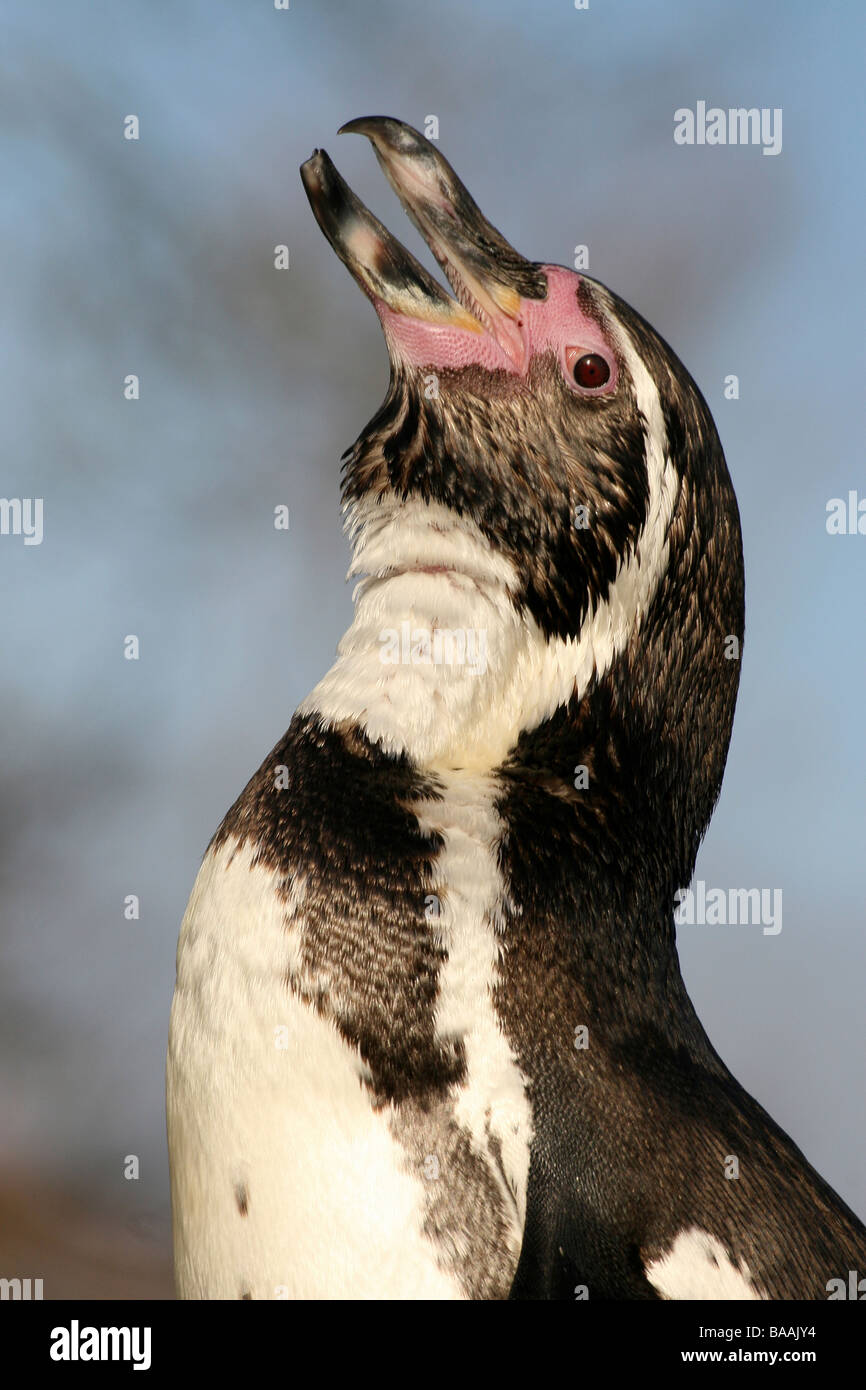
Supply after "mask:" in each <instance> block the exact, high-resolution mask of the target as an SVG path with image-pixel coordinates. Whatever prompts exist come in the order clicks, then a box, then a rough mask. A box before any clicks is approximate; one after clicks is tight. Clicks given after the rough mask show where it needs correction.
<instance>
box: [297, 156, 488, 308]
mask: <svg viewBox="0 0 866 1390" xmlns="http://www.w3.org/2000/svg"><path fill="white" fill-rule="evenodd" d="M301 179H302V180H303V184H304V188H305V190H306V193H307V197H308V198H309V200H310V206H311V208H312V209H313V213H314V214H315V218H316V221H317V222H318V224H319V226H320V227H321V229H322V231H323V232H324V234H325V236H326V237H327V238H328V241H329V242H330V243H331V245H332V246H333V248H334V250H335V251H336V253H337V255H338V256H339V257H340V260H341V261H342V262H343V264H344V265H345V266H346V268H347V269H348V270H349V271H350V272H351V274H352V275H353V276H354V278H355V279H356V280H357V282H358V284H359V285H360V286H361V289H362V290H363V291H364V293H365V294H367V295H369V297H370V298H371V299H372V301H373V303H374V305H376V307H377V308H378V306H379V305H380V304H384V305H386V306H387V308H389V309H391V310H393V312H394V313H396V314H404V315H405V316H406V317H408V318H415V319H421V320H422V321H424V322H427V323H435V324H442V325H450V326H451V327H455V328H464V329H468V330H469V331H470V332H473V333H481V332H482V331H483V330H482V327H481V324H480V323H479V322H478V320H477V319H476V318H474V317H473V316H472V314H470V313H468V312H467V311H466V310H465V309H464V308H462V306H461V305H460V304H458V302H457V300H456V299H452V297H451V295H450V294H448V293H447V292H446V291H445V290H444V289H443V288H442V286H441V285H439V284H437V282H436V281H435V280H434V279H433V276H432V275H429V274H428V273H427V271H426V270H425V269H424V267H423V265H421V264H420V262H419V261H416V259H415V257H414V256H413V255H412V254H411V252H410V251H407V250H406V247H405V246H402V245H401V244H400V242H399V241H398V240H397V238H396V237H393V236H392V235H391V233H390V232H389V231H388V229H387V227H383V226H382V223H381V222H380V221H379V219H378V218H377V217H374V216H373V214H372V212H370V210H369V208H366V207H365V206H364V204H363V203H362V202H361V200H360V198H358V197H356V195H355V194H354V193H353V192H352V190H351V188H350V187H349V185H348V184H347V183H346V181H345V179H344V178H343V177H342V176H341V175H340V174H339V173H338V172H337V170H336V169H335V168H334V165H333V163H332V162H331V160H330V158H329V156H328V155H327V153H326V152H325V150H314V151H313V153H312V155H311V156H310V158H309V159H308V160H307V161H306V163H304V164H302V165H301Z"/></svg>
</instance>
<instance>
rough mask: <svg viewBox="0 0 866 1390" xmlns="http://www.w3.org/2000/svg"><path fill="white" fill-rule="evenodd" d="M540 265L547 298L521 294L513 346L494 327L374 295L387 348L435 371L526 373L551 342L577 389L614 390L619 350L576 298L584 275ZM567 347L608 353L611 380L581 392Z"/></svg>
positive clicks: (566, 376) (511, 323)
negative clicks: (518, 345) (439, 319)
mask: <svg viewBox="0 0 866 1390" xmlns="http://www.w3.org/2000/svg"><path fill="white" fill-rule="evenodd" d="M542 268H543V270H544V272H545V274H546V276H547V298H546V299H523V300H521V306H520V314H519V316H518V319H517V322H516V323H515V322H514V321H509V323H508V329H509V333H508V338H509V339H510V340H511V342H510V344H509V347H510V350H506V349H505V348H504V347H503V346H501V345H500V342H499V341H497V339H496V338H495V337H494V336H493V334H492V333H490V332H487V331H485V332H483V333H473V332H472V331H471V329H465V328H455V327H453V326H451V325H449V324H437V323H430V322H428V321H427V320H426V319H416V318H410V317H409V316H407V315H405V314H398V313H395V312H394V310H393V309H389V308H388V306H387V305H386V304H383V303H382V302H381V301H380V300H374V305H375V308H376V312H377V313H378V315H379V318H380V320H381V322H382V329H383V331H384V334H385V340H386V342H387V344H388V351H389V352H390V353H391V355H392V356H393V357H394V358H397V359H400V360H402V361H403V362H405V363H406V365H407V366H410V367H416V368H421V367H429V368H430V369H431V370H433V371H435V370H436V369H437V368H439V369H445V368H449V367H450V368H459V367H468V366H470V365H472V364H475V365H477V366H479V367H484V368H485V369H486V370H487V371H491V372H492V371H497V370H499V371H506V372H510V373H511V374H512V375H514V376H522V377H525V376H526V375H527V373H528V371H529V365H530V362H531V361H532V358H533V357H535V356H537V355H538V354H539V353H543V352H549V351H550V350H551V348H552V349H553V350H554V352H555V353H556V355H557V358H558V360H559V363H560V367H561V369H562V374H563V377H564V379H565V380H566V382H567V383H568V385H569V386H570V387H571V389H572V390H573V391H575V392H576V393H577V394H591V395H594V396H596V395H602V394H606V393H608V392H610V391H613V390H614V389H615V387H616V381H617V364H616V356H615V354H614V352H613V349H612V347H611V345H610V343H609V342H608V341H607V339H606V338H605V336H604V334H603V333H602V331H601V329H600V327H599V325H598V324H597V323H596V321H595V320H594V319H591V318H588V317H587V315H586V314H584V313H583V312H582V310H581V308H580V305H579V304H578V302H577V289H578V286H579V284H580V280H581V277H580V276H579V275H578V274H577V273H576V271H573V270H566V269H565V268H564V267H563V266H558V265H546V266H543V267H542ZM503 318H504V315H503ZM515 330H516V331H515ZM518 335H519V337H520V338H521V339H522V342H523V353H522V357H523V362H522V363H521V362H520V361H519V360H518V353H516V352H515V350H514V341H515V340H516V339H517V337H518ZM569 348H579V349H581V350H582V351H584V352H590V353H599V354H600V355H601V356H602V357H604V358H605V360H606V361H607V363H608V364H609V366H610V378H609V379H608V381H606V382H605V384H604V385H603V386H601V387H597V388H596V389H595V390H593V391H592V392H587V393H583V392H581V390H580V388H579V387H578V386H576V385H575V382H574V377H573V376H572V373H571V369H570V367H569V365H568V364H567V362H566V351H567V349H569ZM572 361H573V357H572Z"/></svg>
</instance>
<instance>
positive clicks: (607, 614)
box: [300, 324, 678, 772]
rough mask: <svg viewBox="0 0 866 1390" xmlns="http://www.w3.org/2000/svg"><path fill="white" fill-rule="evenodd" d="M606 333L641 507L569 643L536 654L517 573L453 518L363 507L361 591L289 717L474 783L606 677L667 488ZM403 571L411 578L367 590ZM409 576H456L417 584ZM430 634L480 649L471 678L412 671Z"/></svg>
mask: <svg viewBox="0 0 866 1390" xmlns="http://www.w3.org/2000/svg"><path fill="white" fill-rule="evenodd" d="M611 332H612V333H613V334H614V336H615V338H616V342H617V346H618V348H619V350H620V353H621V355H622V357H623V360H624V361H625V363H626V366H627V369H628V372H629V373H630V375H631V378H632V381H633V383H634V389H635V394H636V398H637V405H638V409H639V410H640V412H641V415H642V418H643V420H644V423H645V431H644V434H645V457H646V464H647V474H648V484H649V504H648V509H647V517H646V522H645V524H644V526H643V529H642V531H641V534H640V536H639V538H638V542H637V545H636V546H635V549H634V551H633V552H631V553H629V554H628V555H627V556H626V557H625V559H624V560H623V561H622V562H621V564H620V568H619V571H618V573H617V576H616V579H615V580H614V582H613V584H612V585H611V588H610V591H609V593H608V596H607V598H606V599H605V600H604V602H602V603H600V604H599V605H598V607H597V608H596V609H595V611H594V612H593V613H591V614H589V615H588V616H587V618H586V619H585V620H584V623H583V626H582V628H581V630H580V633H579V634H578V636H577V637H576V638H572V639H569V640H567V641H564V640H562V639H561V638H555V639H553V640H550V641H549V640H548V639H547V638H546V637H545V635H544V633H543V632H542V631H541V629H540V628H539V626H538V624H537V623H536V622H535V620H534V619H533V618H532V617H531V615H530V614H528V613H523V612H518V611H517V609H516V608H515V606H514V603H513V601H512V597H511V596H512V595H513V594H516V593H517V592H518V591H519V589H520V579H519V575H518V573H517V570H516V569H515V567H514V565H513V564H512V562H511V561H510V560H509V559H508V558H507V557H506V556H504V555H501V554H499V553H497V552H496V550H495V549H494V548H493V547H492V546H491V544H490V542H489V541H488V540H487V539H486V537H485V536H483V535H482V533H481V532H480V531H479V529H478V528H477V527H476V526H475V525H474V524H473V523H472V522H471V521H470V520H469V519H468V518H467V517H466V516H463V517H458V516H457V515H456V514H455V513H453V512H452V511H450V510H449V509H448V508H447V507H444V506H441V505H440V504H438V503H429V504H428V503H424V502H421V501H417V500H415V501H409V502H406V503H404V504H399V503H394V504H392V505H388V504H387V503H386V504H384V505H382V506H377V507H375V508H374V507H372V506H368V507H367V508H366V509H365V510H363V511H362V512H360V513H359V514H358V516H357V517H356V518H355V528H356V554H355V560H354V561H353V564H352V568H351V570H350V574H355V575H357V574H360V573H362V572H365V571H366V572H367V573H368V574H369V575H371V578H368V579H365V580H363V581H362V582H361V583H360V584H359V585H358V587H357V589H356V593H355V598H356V610H355V619H354V622H353V624H352V626H351V628H350V629H349V631H348V632H347V633H346V635H345V637H344V638H343V640H342V641H341V643H340V645H339V648H338V657H337V661H336V663H335V665H334V666H333V667H332V668H331V670H330V671H329V672H328V674H327V675H326V676H325V677H324V679H323V680H322V681H320V682H319V684H318V685H317V686H316V688H315V689H314V690H313V691H312V693H311V694H310V695H309V696H308V697H307V699H306V700H305V701H304V702H303V704H302V705H301V706H300V712H301V713H303V714H318V715H319V716H320V717H321V718H322V720H323V722H325V723H336V722H339V721H343V720H346V721H349V722H351V723H354V724H357V725H358V726H359V727H360V728H361V729H362V730H363V731H364V732H365V733H366V734H367V736H368V737H369V738H370V739H372V740H373V741H374V742H379V743H381V745H382V747H383V748H385V750H386V751H388V752H390V753H394V754H403V753H405V754H406V755H407V756H408V757H409V758H411V759H412V760H413V761H414V762H415V763H416V764H417V765H418V766H421V767H430V768H437V769H442V768H445V769H447V768H456V767H462V768H468V769H472V770H474V771H478V772H483V771H486V770H489V769H492V768H494V767H496V766H498V765H499V764H500V763H501V762H502V761H503V760H504V759H505V757H506V756H507V754H508V753H509V751H510V750H511V749H512V748H513V747H514V745H515V743H516V742H517V739H518V737H519V736H520V734H521V733H523V732H524V731H529V730H532V729H534V728H537V727H538V725H539V724H542V723H543V722H544V721H545V720H546V719H549V718H550V716H551V715H552V714H553V713H554V712H555V711H556V710H557V709H558V708H559V706H560V705H563V704H565V703H566V702H567V701H568V700H569V699H570V698H571V696H572V694H574V693H575V692H576V693H577V695H578V697H580V696H581V695H582V694H583V693H584V691H585V690H586V689H587V687H588V686H589V684H590V682H591V681H592V679H593V677H594V676H596V675H597V676H602V675H604V673H605V672H606V671H608V670H609V669H610V667H611V665H612V664H613V662H614V661H615V660H616V658H617V657H618V656H619V655H621V653H622V652H623V650H624V649H625V647H626V644H627V643H628V640H629V638H630V636H631V634H632V632H633V631H634V630H635V628H636V627H638V626H639V625H640V623H641V622H642V621H643V619H644V617H645V615H646V613H647V611H648V609H649V607H650V604H651V603H652V600H653V598H654V596H655V593H656V590H657V588H658V584H659V580H660V579H661V577H662V575H663V574H664V572H665V570H666V568H667V564H668V555H669V546H668V528H669V526H670V520H671V516H672V514H673V509H674V505H675V502H676V496H677V488H678V477H677V474H676V471H675V469H674V467H673V465H672V463H671V462H670V459H669V458H667V439H666V432H665V425H664V416H663V413H662V408H661V402H660V400H659V396H658V391H657V390H656V387H655V385H654V383H653V380H652V378H651V376H650V374H649V372H648V371H647V369H646V367H645V365H644V363H643V362H642V360H641V358H640V356H639V355H638V353H637V351H636V349H635V347H634V345H633V343H632V341H631V339H630V337H629V335H628V334H627V333H626V331H625V330H624V329H623V328H622V327H621V326H620V325H618V324H612V325H611ZM407 565H414V566H416V569H415V570H413V571H411V572H409V573H397V575H396V576H394V577H391V578H381V576H382V575H384V574H385V573H386V572H387V571H389V570H390V571H398V572H399V571H401V570H403V569H404V567H405V566H407ZM423 565H431V566H432V565H438V566H445V567H448V566H454V568H455V570H457V571H458V572H457V573H447V574H443V573H432V574H431V573H426V572H423V571H422V572H418V570H417V567H419V566H423ZM437 628H438V629H441V628H446V629H447V630H448V631H449V632H454V631H455V630H457V631H458V632H461V633H462V634H463V636H464V639H465V644H466V648H467V650H468V649H469V646H470V644H472V645H473V646H474V649H475V650H476V651H478V650H479V649H480V647H481V646H483V648H484V652H485V658H484V665H483V670H480V669H479V665H480V663H479V662H477V661H476V662H474V663H472V662H469V661H463V662H456V663H455V662H452V663H450V664H448V663H446V664H443V663H437V662H435V661H431V662H429V663H425V661H424V660H423V642H422V641H421V640H420V638H419V642H418V644H417V646H418V651H419V653H420V659H419V660H415V659H413V658H412V656H411V652H410V648H411V647H412V641H411V637H412V634H413V633H419V634H422V635H423V633H425V632H426V633H428V634H432V633H434V632H435V630H436V629H437ZM407 631H408V633H409V640H408V641H404V640H403V639H402V634H404V633H406V632H407ZM389 632H390V633H391V634H399V635H400V639H401V640H400V642H399V647H400V655H399V659H398V660H396V661H393V662H389V663H385V662H383V648H384V643H385V639H384V638H383V634H384V633H389ZM391 650H392V651H393V650H394V647H393V644H392V647H391Z"/></svg>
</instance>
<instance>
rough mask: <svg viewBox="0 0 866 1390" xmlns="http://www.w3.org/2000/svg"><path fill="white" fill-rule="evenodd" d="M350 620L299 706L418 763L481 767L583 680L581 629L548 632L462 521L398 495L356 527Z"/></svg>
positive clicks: (586, 639) (586, 661)
mask: <svg viewBox="0 0 866 1390" xmlns="http://www.w3.org/2000/svg"><path fill="white" fill-rule="evenodd" d="M356 528H357V531H358V534H357V536H356V552H355V558H354V561H353V564H352V567H351V569H350V571H349V574H350V576H358V577H360V582H359V584H358V585H357V586H356V589H355V594H354V600H355V615H354V621H353V623H352V625H351V627H350V628H349V630H348V632H347V633H346V634H345V636H344V637H343V639H342V641H341V642H340V645H339V647H338V656H337V661H336V663H335V664H334V666H333V667H332V668H331V670H330V671H329V672H328V674H327V675H326V676H325V677H324V679H323V680H322V681H320V682H319V684H318V685H317V686H316V688H315V690H313V692H312V693H311V694H310V696H309V697H308V698H307V700H305V701H304V703H303V704H302V705H301V707H300V712H301V713H302V714H313V713H316V714H319V715H320V716H322V717H324V718H325V719H326V720H327V721H328V722H330V723H337V722H345V721H348V722H350V723H352V724H354V725H356V726H357V727H358V728H359V729H360V730H361V732H362V733H363V734H364V735H365V736H366V737H367V738H368V739H369V740H370V741H371V742H372V743H376V744H378V745H379V746H380V747H381V748H383V749H384V751H385V752H387V753H390V754H392V755H393V756H396V757H405V758H407V759H408V760H409V762H411V763H412V764H413V765H414V766H415V767H416V768H417V769H418V770H419V771H421V772H425V773H426V772H438V773H442V774H443V775H449V774H451V773H459V772H463V773H467V774H471V775H478V774H484V773H491V772H492V771H494V770H495V769H496V768H497V767H499V766H500V765H501V764H502V763H503V762H504V761H505V759H506V758H507V757H508V754H509V752H510V751H511V750H512V749H513V748H514V746H515V744H516V743H517V741H518V739H519V738H520V735H521V733H522V731H523V730H525V729H528V728H536V727H538V726H539V725H540V724H543V723H544V722H545V721H546V720H547V719H548V718H549V717H550V716H551V715H552V714H553V713H554V712H555V711H556V709H557V708H558V707H560V706H561V705H563V704H564V703H565V702H566V701H567V700H568V699H569V698H570V697H571V695H572V693H573V692H574V690H575V689H577V690H582V689H583V688H585V686H586V685H587V683H588V682H589V681H590V680H591V679H592V675H593V671H594V670H595V667H596V664H597V660H598V653H597V651H596V650H595V649H594V646H593V641H592V634H591V633H588V634H587V633H580V634H578V635H576V636H575V637H573V638H571V639H568V640H565V639H560V638H550V637H548V635H547V634H546V633H545V632H544V631H543V630H542V628H541V627H540V626H539V624H538V623H537V622H536V621H535V619H534V618H533V617H532V615H531V614H530V613H529V612H528V611H527V609H526V608H525V606H523V605H521V604H520V603H519V602H517V601H516V599H515V595H516V593H517V592H518V590H519V587H520V576H519V575H518V574H517V572H516V569H515V566H514V565H513V563H512V562H511V561H510V560H509V559H508V558H507V557H506V556H505V555H503V554H502V553H501V552H498V551H497V550H496V549H495V548H494V547H493V546H492V545H491V544H490V542H489V541H488V540H487V539H486V538H485V537H484V536H483V535H482V534H481V532H480V531H479V529H478V527H477V526H476V525H475V524H474V523H473V522H472V520H471V519H470V518H468V517H466V516H462V515H460V514H458V513H457V512H455V511H454V510H453V509H451V508H448V507H445V506H442V505H439V504H437V503H433V502H426V501H421V500H419V499H409V500H407V501H401V502H400V503H399V505H397V504H395V503H383V504H382V505H381V506H379V507H378V508H368V510H367V511H366V513H365V514H364V519H363V521H362V522H356Z"/></svg>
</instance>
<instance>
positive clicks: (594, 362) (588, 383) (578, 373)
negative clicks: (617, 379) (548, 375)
mask: <svg viewBox="0 0 866 1390" xmlns="http://www.w3.org/2000/svg"><path fill="white" fill-rule="evenodd" d="M568 357H569V366H570V367H571V374H572V376H573V377H574V379H575V381H576V382H577V385H578V386H582V387H583V389H584V391H596V390H598V388H599V386H605V385H606V384H607V382H609V381H610V363H609V362H608V361H607V358H605V357H602V355H601V353H600V352H581V351H580V349H574V348H572V349H570V350H569V353H568Z"/></svg>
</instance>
